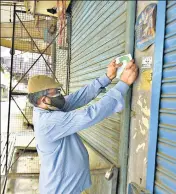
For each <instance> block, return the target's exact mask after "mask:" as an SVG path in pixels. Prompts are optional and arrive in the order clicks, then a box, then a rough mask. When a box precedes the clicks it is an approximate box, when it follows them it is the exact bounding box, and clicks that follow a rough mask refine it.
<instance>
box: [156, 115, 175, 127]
mask: <svg viewBox="0 0 176 194" xmlns="http://www.w3.org/2000/svg"><path fill="white" fill-rule="evenodd" d="M160 123H161V124H162V123H164V124H165V125H171V126H176V114H164V113H161V114H160Z"/></svg>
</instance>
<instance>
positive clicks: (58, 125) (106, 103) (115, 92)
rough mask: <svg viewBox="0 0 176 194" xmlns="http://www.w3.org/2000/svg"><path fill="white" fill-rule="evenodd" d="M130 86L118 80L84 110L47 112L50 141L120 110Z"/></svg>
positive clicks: (86, 126) (81, 128)
mask: <svg viewBox="0 0 176 194" xmlns="http://www.w3.org/2000/svg"><path fill="white" fill-rule="evenodd" d="M128 88H129V86H128V85H127V84H125V83H124V82H121V81H120V82H118V83H117V84H116V86H115V87H113V88H112V89H110V90H109V91H108V92H107V93H106V94H105V95H104V96H103V97H102V98H101V99H100V100H99V101H98V102H97V103H95V104H94V105H91V106H89V107H87V108H85V109H82V110H73V111H69V112H61V111H52V112H48V113H46V115H45V116H46V120H47V121H48V123H47V126H46V129H45V130H46V134H47V138H48V139H49V141H51V142H54V141H56V140H58V139H61V138H63V137H66V136H68V135H71V134H74V133H76V132H78V131H80V130H83V129H86V128H89V127H91V126H92V125H94V124H96V123H98V122H100V121H102V120H103V119H105V118H106V117H108V116H110V115H112V114H113V113H116V112H120V111H122V110H123V107H124V95H125V94H126V92H127V90H128ZM45 130H44V131H45Z"/></svg>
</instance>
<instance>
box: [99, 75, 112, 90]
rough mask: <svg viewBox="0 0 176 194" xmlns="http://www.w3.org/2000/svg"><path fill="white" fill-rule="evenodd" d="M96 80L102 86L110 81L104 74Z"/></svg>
mask: <svg viewBox="0 0 176 194" xmlns="http://www.w3.org/2000/svg"><path fill="white" fill-rule="evenodd" d="M97 80H98V82H99V83H100V85H101V86H102V87H103V88H104V87H106V86H108V85H109V84H110V83H111V80H110V79H109V77H108V76H107V75H106V74H105V75H103V76H101V77H99V78H98V79H97Z"/></svg>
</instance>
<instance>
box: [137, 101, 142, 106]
mask: <svg viewBox="0 0 176 194" xmlns="http://www.w3.org/2000/svg"><path fill="white" fill-rule="evenodd" d="M137 104H138V105H139V106H140V107H141V108H142V102H141V101H140V99H138V101H137Z"/></svg>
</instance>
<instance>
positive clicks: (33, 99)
mask: <svg viewBox="0 0 176 194" xmlns="http://www.w3.org/2000/svg"><path fill="white" fill-rule="evenodd" d="M47 94H48V90H42V91H40V92H35V93H29V94H28V96H27V97H28V100H29V102H30V103H31V104H32V105H34V106H38V103H37V102H38V100H39V99H40V98H41V97H43V96H46V95H47Z"/></svg>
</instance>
